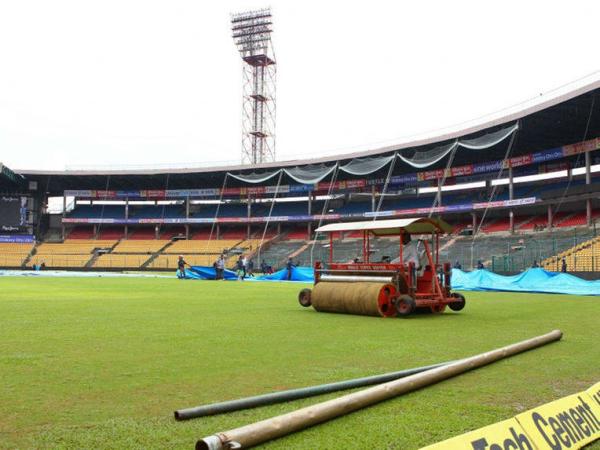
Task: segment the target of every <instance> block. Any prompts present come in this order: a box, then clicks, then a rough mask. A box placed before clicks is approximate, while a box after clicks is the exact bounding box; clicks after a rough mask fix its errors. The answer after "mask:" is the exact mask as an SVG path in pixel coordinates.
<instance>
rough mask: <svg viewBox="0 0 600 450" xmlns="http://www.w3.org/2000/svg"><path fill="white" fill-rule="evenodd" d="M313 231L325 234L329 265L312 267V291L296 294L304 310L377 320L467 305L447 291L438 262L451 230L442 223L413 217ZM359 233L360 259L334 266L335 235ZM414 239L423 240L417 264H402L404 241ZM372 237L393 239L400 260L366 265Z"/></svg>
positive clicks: (445, 272)
mask: <svg viewBox="0 0 600 450" xmlns="http://www.w3.org/2000/svg"><path fill="white" fill-rule="evenodd" d="M316 231H318V232H321V233H326V234H329V262H328V263H322V262H321V261H317V262H316V263H315V265H314V275H315V284H314V287H313V289H312V290H311V289H303V290H302V291H300V294H299V295H298V300H299V302H300V304H301V305H302V306H305V307H308V306H311V305H312V306H313V307H314V308H315V309H316V310H317V311H322V312H335V313H346V314H360V315H367V316H380V317H406V316H409V315H410V314H412V313H414V312H415V311H426V312H432V313H442V312H444V310H445V309H446V306H448V307H449V308H450V309H451V310H453V311H460V310H462V309H463V308H464V307H465V298H464V297H463V296H462V295H461V294H458V293H452V292H451V287H450V277H451V267H450V263H449V262H445V263H443V264H440V262H439V237H440V235H442V234H445V233H449V232H450V231H452V227H451V226H450V225H449V224H448V223H446V222H444V221H443V220H441V219H438V218H411V219H393V220H378V221H364V222H350V223H334V224H329V225H324V226H322V227H320V228H318V229H317V230H316ZM357 231H359V232H362V239H363V242H362V244H363V245H362V261H356V260H355V261H354V262H351V263H336V262H334V254H335V252H334V244H335V242H334V238H333V236H334V234H336V233H344V232H357ZM415 235H419V236H420V237H421V239H418V241H417V242H418V243H419V244H418V249H419V252H420V258H417V259H418V260H419V261H418V262H416V261H415V260H414V259H415V258H413V260H411V261H406V259H407V258H405V256H408V252H409V250H408V248H407V247H406V245H408V242H407V241H410V240H412V238H411V239H407V238H408V237H409V236H415ZM371 236H380V237H396V236H397V237H398V239H399V241H398V242H399V245H398V253H399V258H397V259H395V260H392V261H382V262H374V261H370V251H369V248H370V238H371ZM412 245H414V244H412ZM404 253H407V255H405V254H404ZM413 254H414V253H413ZM421 260H422V261H423V262H422V263H421V262H420V261H421Z"/></svg>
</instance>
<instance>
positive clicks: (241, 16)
mask: <svg viewBox="0 0 600 450" xmlns="http://www.w3.org/2000/svg"><path fill="white" fill-rule="evenodd" d="M271 25H273V21H272V16H271V9H270V8H265V9H259V10H255V11H246V12H242V13H236V14H232V15H231V31H232V33H233V34H232V38H233V41H234V43H235V45H236V47H237V49H238V51H239V52H240V55H241V56H242V58H244V57H247V56H254V55H258V54H263V55H266V54H267V52H268V50H269V44H270V42H271V33H272V31H273V30H272V28H271Z"/></svg>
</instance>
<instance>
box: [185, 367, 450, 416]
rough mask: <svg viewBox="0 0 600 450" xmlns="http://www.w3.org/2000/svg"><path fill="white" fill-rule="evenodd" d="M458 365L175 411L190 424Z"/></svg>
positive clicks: (424, 368)
mask: <svg viewBox="0 0 600 450" xmlns="http://www.w3.org/2000/svg"><path fill="white" fill-rule="evenodd" d="M452 362H454V361H448V362H444V363H440V364H433V365H430V366H424V367H415V368H412V369H406V370H401V371H398V372H389V373H384V374H381V375H373V376H370V377H362V378H355V379H353V380H345V381H339V382H337V383H327V384H320V385H317V386H308V387H305V388H298V389H289V390H286V391H279V392H271V393H269V394H263V395H256V396H253V397H245V398H240V399H237V400H229V401H226V402H219V403H212V404H209V405H202V406H197V407H195V408H186V409H179V410H177V411H175V413H174V415H175V419H177V420H188V419H194V418H196V417H202V416H212V415H215V414H223V413H226V412H231V411H238V410H240V409H248V408H255V407H257V406H264V405H272V404H273V403H281V402H287V401H290V400H297V399H299V398H307V397H313V396H315V395H322V394H329V393H331V392H337V391H342V390H346V389H353V388H357V387H364V386H372V385H374V384H380V383H386V382H388V381H392V380H397V379H399V378H403V377H407V376H409V375H414V374H417V373H421V372H425V371H426V370H430V369H435V368H436V367H440V366H445V365H447V364H450V363H452Z"/></svg>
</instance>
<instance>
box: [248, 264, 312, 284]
mask: <svg viewBox="0 0 600 450" xmlns="http://www.w3.org/2000/svg"><path fill="white" fill-rule="evenodd" d="M287 275H288V271H287V269H281V270H279V271H277V272H275V273H272V274H270V275H261V276H259V277H256V280H258V281H287ZM290 281H307V282H310V283H312V282H313V281H315V278H314V272H313V269H312V267H292V278H291V279H290Z"/></svg>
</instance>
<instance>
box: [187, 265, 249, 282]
mask: <svg viewBox="0 0 600 450" xmlns="http://www.w3.org/2000/svg"><path fill="white" fill-rule="evenodd" d="M185 277H186V278H191V279H193V280H214V279H216V278H217V271H216V270H215V268H214V267H204V266H192V268H191V269H185ZM223 278H225V279H226V280H237V275H236V274H235V272H233V271H232V270H227V269H225V270H224V271H223Z"/></svg>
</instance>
